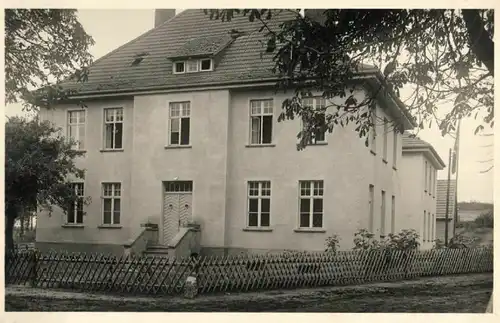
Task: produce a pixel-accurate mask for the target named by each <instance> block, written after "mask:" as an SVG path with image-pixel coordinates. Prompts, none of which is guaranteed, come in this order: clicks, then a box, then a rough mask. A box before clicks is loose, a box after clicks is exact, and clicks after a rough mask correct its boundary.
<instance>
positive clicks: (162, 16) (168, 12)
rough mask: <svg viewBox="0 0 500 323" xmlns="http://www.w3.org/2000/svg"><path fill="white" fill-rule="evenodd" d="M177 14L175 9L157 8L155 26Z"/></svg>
mask: <svg viewBox="0 0 500 323" xmlns="http://www.w3.org/2000/svg"><path fill="white" fill-rule="evenodd" d="M174 16H175V9H155V28H156V27H158V26H159V25H161V24H163V23H164V22H165V21H167V20H169V19H170V18H173V17H174Z"/></svg>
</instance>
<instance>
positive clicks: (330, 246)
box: [325, 234, 339, 252]
mask: <svg viewBox="0 0 500 323" xmlns="http://www.w3.org/2000/svg"><path fill="white" fill-rule="evenodd" d="M325 244H326V250H325V251H326V252H336V251H337V248H338V247H339V237H338V236H337V235H336V234H334V235H332V236H330V237H328V238H326V243H325Z"/></svg>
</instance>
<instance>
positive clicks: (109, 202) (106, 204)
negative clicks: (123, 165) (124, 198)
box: [102, 183, 121, 224]
mask: <svg viewBox="0 0 500 323" xmlns="http://www.w3.org/2000/svg"><path fill="white" fill-rule="evenodd" d="M120 202H121V184H120V183H103V184H102V203H103V208H102V210H103V223H104V224H120V213H121V203H120Z"/></svg>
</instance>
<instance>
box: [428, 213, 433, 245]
mask: <svg viewBox="0 0 500 323" xmlns="http://www.w3.org/2000/svg"><path fill="white" fill-rule="evenodd" d="M427 217H428V218H429V219H428V223H427V240H428V241H429V242H430V241H432V214H431V212H429V211H427Z"/></svg>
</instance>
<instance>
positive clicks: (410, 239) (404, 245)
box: [383, 229, 420, 250]
mask: <svg viewBox="0 0 500 323" xmlns="http://www.w3.org/2000/svg"><path fill="white" fill-rule="evenodd" d="M418 238H419V235H418V233H417V231H415V230H413V229H409V230H407V229H403V230H401V232H399V233H396V234H393V233H389V235H388V237H387V238H386V240H385V241H384V242H383V245H384V247H385V248H389V249H396V250H415V249H417V248H418V246H419V245H420V243H419V242H418Z"/></svg>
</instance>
